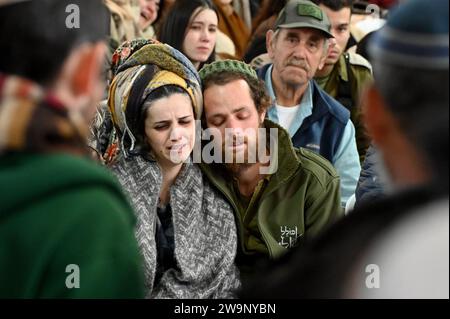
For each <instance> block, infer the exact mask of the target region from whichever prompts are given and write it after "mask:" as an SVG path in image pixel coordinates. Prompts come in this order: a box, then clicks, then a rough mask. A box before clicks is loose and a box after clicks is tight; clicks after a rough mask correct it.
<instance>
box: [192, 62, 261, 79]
mask: <svg viewBox="0 0 450 319" xmlns="http://www.w3.org/2000/svg"><path fill="white" fill-rule="evenodd" d="M220 72H233V73H240V74H245V75H247V76H249V77H251V78H254V79H258V75H257V74H256V71H255V70H254V69H253V68H252V67H251V66H250V65H248V64H246V63H244V62H241V61H237V60H223V61H215V62H213V63H211V64H206V65H205V66H203V68H202V69H201V70H200V72H199V74H200V78H201V79H202V81H204V80H205V79H206V78H207V77H208V76H210V75H212V74H215V73H220Z"/></svg>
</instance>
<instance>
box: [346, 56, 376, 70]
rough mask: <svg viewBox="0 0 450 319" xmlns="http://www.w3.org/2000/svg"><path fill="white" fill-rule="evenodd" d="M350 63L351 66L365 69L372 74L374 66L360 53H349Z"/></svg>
mask: <svg viewBox="0 0 450 319" xmlns="http://www.w3.org/2000/svg"><path fill="white" fill-rule="evenodd" d="M348 62H350V64H351V65H358V66H362V67H365V68H367V69H369V70H370V73H372V65H371V64H370V62H369V61H367V60H366V59H365V58H364V57H363V56H362V55H359V54H358V53H353V52H348Z"/></svg>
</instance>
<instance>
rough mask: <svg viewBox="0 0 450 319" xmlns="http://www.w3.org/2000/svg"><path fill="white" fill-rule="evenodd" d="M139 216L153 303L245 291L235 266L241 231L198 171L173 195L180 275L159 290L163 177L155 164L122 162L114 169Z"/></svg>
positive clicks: (184, 173) (181, 179) (186, 174)
mask: <svg viewBox="0 0 450 319" xmlns="http://www.w3.org/2000/svg"><path fill="white" fill-rule="evenodd" d="M112 171H113V172H114V173H115V175H116V176H117V177H118V179H119V182H120V183H121V185H122V187H123V188H124V189H125V190H126V192H127V193H128V196H129V199H130V201H131V203H132V205H133V207H134V209H135V212H136V216H137V225H136V237H137V240H138V243H139V246H140V249H141V252H142V255H143V258H144V273H145V286H146V290H147V292H146V294H147V297H149V298H233V297H235V292H236V290H237V289H238V288H239V287H240V280H239V273H238V270H237V268H236V266H235V264H234V261H235V257H236V251H237V231H236V224H235V220H234V215H233V211H232V208H231V207H230V205H229V204H228V203H227V202H226V201H225V200H224V199H223V198H222V197H221V195H219V193H218V192H217V191H216V190H214V189H213V188H212V187H211V186H210V184H209V183H208V181H207V180H206V179H205V178H204V177H203V175H202V173H201V171H200V169H199V168H198V166H197V165H195V164H192V163H186V164H184V165H183V168H182V169H181V171H180V174H179V175H178V177H177V179H176V181H175V183H174V184H173V185H172V187H171V189H170V205H171V209H172V218H173V225H174V237H175V254H174V255H175V260H176V262H177V265H178V267H179V270H174V269H170V270H168V271H166V272H165V273H164V275H163V276H162V278H161V281H160V283H159V284H158V285H157V286H156V287H154V286H153V282H154V278H155V271H156V254H157V251H156V243H155V231H156V223H155V218H156V215H157V214H156V210H157V204H158V198H159V193H160V189H161V184H162V172H161V169H160V168H159V166H158V165H157V164H156V162H152V161H147V160H144V159H143V158H142V157H141V156H136V157H133V158H130V159H129V160H126V159H125V158H123V157H121V158H120V159H119V161H118V162H116V163H115V164H114V165H113V166H112Z"/></svg>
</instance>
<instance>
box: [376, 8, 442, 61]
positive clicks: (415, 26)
mask: <svg viewBox="0 0 450 319" xmlns="http://www.w3.org/2000/svg"><path fill="white" fill-rule="evenodd" d="M448 20H449V2H448V0H432V1H423V0H409V1H405V2H404V3H403V2H402V3H401V4H400V5H399V6H398V7H397V8H396V9H395V10H392V12H391V13H390V15H389V18H388V20H387V22H386V24H385V26H384V27H383V28H382V29H380V30H379V31H378V32H376V34H375V35H374V38H373V41H372V42H371V44H370V45H369V54H370V56H371V58H372V59H373V60H378V61H381V62H383V63H390V64H396V65H399V66H403V67H414V68H421V69H448V67H449V39H448Z"/></svg>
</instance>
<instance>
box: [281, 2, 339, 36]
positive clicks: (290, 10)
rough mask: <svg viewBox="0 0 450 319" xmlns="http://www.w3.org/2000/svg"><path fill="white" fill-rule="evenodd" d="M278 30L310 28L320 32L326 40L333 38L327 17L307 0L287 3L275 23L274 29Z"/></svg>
mask: <svg viewBox="0 0 450 319" xmlns="http://www.w3.org/2000/svg"><path fill="white" fill-rule="evenodd" d="M279 28H284V29H293V28H312V29H316V30H320V31H322V32H323V34H324V35H325V37H327V38H333V35H332V34H331V32H330V30H331V23H330V20H329V19H328V16H327V15H326V13H325V12H323V11H322V9H320V7H319V6H317V5H316V4H314V3H313V2H311V1H309V0H290V1H288V3H287V4H286V6H285V7H284V8H283V10H281V12H280V14H279V15H278V18H277V21H276V23H275V29H279Z"/></svg>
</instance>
